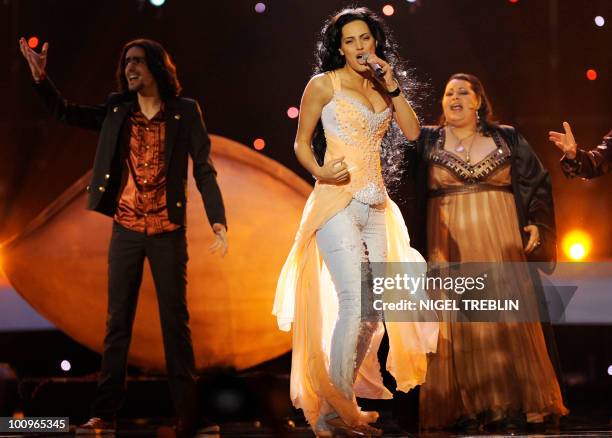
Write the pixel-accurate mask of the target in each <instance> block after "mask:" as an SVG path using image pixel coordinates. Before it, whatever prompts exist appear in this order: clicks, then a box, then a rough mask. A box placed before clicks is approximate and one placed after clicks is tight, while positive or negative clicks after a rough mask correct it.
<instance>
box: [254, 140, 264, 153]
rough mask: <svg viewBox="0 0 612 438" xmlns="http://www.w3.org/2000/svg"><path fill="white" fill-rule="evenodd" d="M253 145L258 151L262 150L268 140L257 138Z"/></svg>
mask: <svg viewBox="0 0 612 438" xmlns="http://www.w3.org/2000/svg"><path fill="white" fill-rule="evenodd" d="M253 147H254V148H255V149H257V150H258V151H260V150H262V149H263V148H265V147H266V142H265V141H264V139H263V138H256V139H255V141H254V142H253Z"/></svg>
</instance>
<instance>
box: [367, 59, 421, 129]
mask: <svg viewBox="0 0 612 438" xmlns="http://www.w3.org/2000/svg"><path fill="white" fill-rule="evenodd" d="M368 63H370V64H372V63H377V64H379V65H380V66H381V68H382V69H383V72H384V76H383V77H382V78H381V79H379V82H380V84H381V86H382V87H383V88H384V89H385V90H386V91H387V92H388V93H390V92H392V91H395V90H396V89H397V88H398V87H399V85H398V82H397V81H396V80H395V78H394V77H393V69H392V68H391V66H390V65H389V63H387V62H386V61H385V60H383V59H380V58H379V57H378V56H376V55H369V57H368ZM375 77H376V76H375ZM391 102H392V103H393V118H394V119H395V121H396V122H397V124H398V126H399V127H400V129H401V130H402V132H403V133H404V135H405V136H406V138H407V139H408V140H410V141H414V140H416V139H417V138H418V137H419V133H420V132H421V125H420V124H419V119H418V118H417V116H416V114H415V112H414V110H413V109H412V106H410V103H409V102H408V100H407V99H406V97H405V96H404V94H403V93H400V94H399V96H395V97H392V98H391Z"/></svg>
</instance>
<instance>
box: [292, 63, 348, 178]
mask: <svg viewBox="0 0 612 438" xmlns="http://www.w3.org/2000/svg"><path fill="white" fill-rule="evenodd" d="M332 96H333V87H332V85H331V80H330V79H329V78H328V77H327V76H325V75H323V74H322V75H318V76H315V77H314V78H312V79H311V80H310V82H308V85H306V89H305V90H304V94H303V96H302V102H301V103H300V119H299V122H298V130H297V134H296V136H295V143H294V146H293V147H294V150H295V155H296V157H297V159H298V161H299V162H300V164H301V165H302V166H303V167H304V168H305V169H306V170H307V171H308V172H310V174H312V175H313V176H314V177H315V178H316V179H317V180H319V181H321V182H323V183H329V184H334V183H341V182H344V181H346V180H347V179H348V178H349V173H348V170H347V166H346V164H345V163H344V162H343V161H342V160H343V159H344V157H339V158H337V159H334V160H330V161H329V162H327V163H325V164H324V165H323V166H319V164H318V163H317V161H316V159H315V156H314V154H313V152H312V147H311V144H312V137H313V134H314V130H315V128H316V126H317V123H318V122H319V119H320V118H321V112H322V110H323V107H324V106H325V105H326V104H327V103H328V102H329V101H330V100H331V98H332Z"/></svg>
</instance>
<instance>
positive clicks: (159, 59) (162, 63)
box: [116, 38, 182, 101]
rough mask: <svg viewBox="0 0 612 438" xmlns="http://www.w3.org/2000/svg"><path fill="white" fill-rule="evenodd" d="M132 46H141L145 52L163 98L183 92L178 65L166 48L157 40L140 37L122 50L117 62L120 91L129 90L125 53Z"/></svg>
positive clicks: (166, 98) (148, 65)
mask: <svg viewBox="0 0 612 438" xmlns="http://www.w3.org/2000/svg"><path fill="white" fill-rule="evenodd" d="M132 47H140V48H141V49H142V50H144V52H145V58H146V61H147V67H149V70H150V71H151V74H152V75H153V77H154V78H155V82H157V88H158V90H159V95H160V97H161V98H162V100H164V101H166V100H168V99H170V98H172V97H175V96H177V95H178V94H179V93H180V92H181V89H182V87H181V84H180V82H179V80H178V76H177V74H176V67H175V66H174V63H173V62H172V59H171V58H170V55H169V54H168V52H166V49H164V47H163V46H162V45H161V44H160V43H158V42H157V41H153V40H149V39H145V38H140V39H137V40H133V41H130V42H129V43H127V44H126V45H125V46H123V49H122V50H121V56H120V57H119V62H118V63H117V72H116V76H117V88H118V90H119V92H121V93H126V92H129V90H128V84H127V79H126V78H125V55H126V54H127V52H128V50H130V49H131V48H132Z"/></svg>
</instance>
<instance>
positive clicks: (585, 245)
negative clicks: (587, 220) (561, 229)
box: [561, 230, 592, 261]
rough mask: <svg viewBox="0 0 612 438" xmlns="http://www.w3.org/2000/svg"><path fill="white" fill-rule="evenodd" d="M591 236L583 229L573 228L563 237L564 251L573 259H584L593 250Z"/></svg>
mask: <svg viewBox="0 0 612 438" xmlns="http://www.w3.org/2000/svg"><path fill="white" fill-rule="evenodd" d="M591 245H592V240H591V236H590V235H589V234H588V233H586V232H584V231H582V230H572V231H570V232H569V233H567V234H566V235H565V237H564V238H563V243H562V245H561V246H562V248H563V253H564V254H565V255H566V256H567V257H568V258H569V259H571V260H575V261H580V260H584V259H585V258H586V257H587V256H588V255H589V253H590V252H591Z"/></svg>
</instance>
